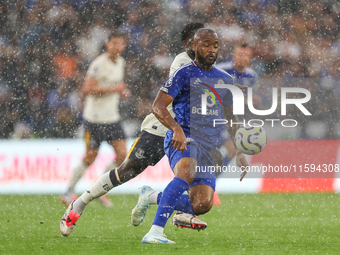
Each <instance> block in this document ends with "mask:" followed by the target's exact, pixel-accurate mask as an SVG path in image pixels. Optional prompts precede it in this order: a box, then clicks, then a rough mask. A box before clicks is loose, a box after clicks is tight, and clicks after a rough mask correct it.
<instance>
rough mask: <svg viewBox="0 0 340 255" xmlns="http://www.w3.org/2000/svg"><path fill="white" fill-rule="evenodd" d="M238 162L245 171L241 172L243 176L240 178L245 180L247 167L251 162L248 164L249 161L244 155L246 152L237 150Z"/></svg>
mask: <svg viewBox="0 0 340 255" xmlns="http://www.w3.org/2000/svg"><path fill="white" fill-rule="evenodd" d="M236 164H237V166H238V167H240V168H241V169H242V171H243V173H242V174H241V178H240V182H241V181H242V180H243V178H244V176H246V174H247V169H248V168H249V164H248V161H247V160H246V157H245V156H244V154H243V153H242V152H241V151H239V150H237V152H236Z"/></svg>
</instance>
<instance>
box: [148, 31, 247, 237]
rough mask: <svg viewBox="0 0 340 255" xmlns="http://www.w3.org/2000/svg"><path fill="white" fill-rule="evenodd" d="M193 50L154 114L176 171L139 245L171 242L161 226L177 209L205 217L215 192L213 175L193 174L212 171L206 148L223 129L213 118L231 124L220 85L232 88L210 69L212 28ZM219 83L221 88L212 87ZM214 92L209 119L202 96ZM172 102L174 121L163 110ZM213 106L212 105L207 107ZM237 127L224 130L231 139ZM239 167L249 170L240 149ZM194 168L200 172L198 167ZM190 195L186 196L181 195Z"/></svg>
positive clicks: (214, 49)
mask: <svg viewBox="0 0 340 255" xmlns="http://www.w3.org/2000/svg"><path fill="white" fill-rule="evenodd" d="M192 47H193V49H194V51H195V53H196V56H195V60H194V61H192V62H191V63H189V64H186V65H183V66H182V67H181V68H179V69H177V70H176V71H175V73H174V74H173V75H172V76H171V77H170V78H169V79H168V80H167V81H166V83H165V84H164V85H163V87H162V88H161V91H160V92H159V93H158V95H157V97H156V99H155V101H154V104H153V113H154V114H155V115H156V117H157V118H158V119H159V120H160V122H161V123H162V124H163V125H164V126H166V127H167V128H168V129H169V131H168V132H167V135H166V137H165V140H164V149H165V153H166V155H167V156H168V158H169V162H170V166H171V168H172V170H173V172H174V175H175V177H174V179H173V180H172V181H171V182H170V183H169V184H168V185H167V187H166V188H165V189H164V191H163V192H162V193H160V194H161V196H160V202H159V205H158V209H157V212H156V215H155V219H154V222H153V224H152V227H151V229H150V231H149V232H148V233H147V234H146V235H145V236H144V238H143V239H142V242H143V243H167V244H171V243H174V242H173V241H171V240H169V239H167V237H166V236H165V234H164V233H163V231H164V226H165V224H166V222H167V220H168V219H169V217H170V216H171V214H172V213H173V212H174V209H175V207H176V208H178V207H179V205H180V206H181V211H183V212H186V213H191V214H195V215H200V214H204V213H207V212H208V211H209V210H210V209H211V207H212V205H213V194H214V190H215V172H213V171H210V172H209V171H200V170H199V171H197V169H203V168H204V167H206V166H213V163H212V158H211V155H210V149H212V148H216V146H217V145H218V143H219V137H220V132H222V131H223V130H224V129H225V127H223V126H222V125H216V127H213V122H214V119H218V118H222V117H223V115H224V117H225V118H226V119H227V120H228V121H229V122H228V123H230V121H231V120H232V121H233V122H234V123H235V122H237V121H238V119H237V116H235V115H233V97H232V94H231V92H230V91H229V90H228V89H227V88H220V87H221V86H223V84H233V79H232V77H231V76H230V75H229V74H228V73H226V72H224V71H223V70H221V69H218V68H216V67H214V66H213V65H214V63H215V61H216V57H217V53H218V48H219V41H218V36H217V34H216V33H215V32H214V31H213V30H211V29H205V28H202V29H199V30H198V31H197V32H196V33H195V36H194V42H193V43H192ZM216 84H219V85H221V86H216ZM207 92H209V93H208V94H212V93H214V94H215V96H213V97H215V98H216V99H218V100H216V104H213V105H212V104H209V108H208V109H207V114H206V115H202V114H201V113H202V112H201V110H200V111H199V110H198V109H201V108H203V106H202V101H203V100H201V99H202V95H203V94H204V93H207ZM170 103H172V104H173V110H174V113H175V115H176V117H175V119H173V118H172V117H171V115H170V113H169V111H168V110H167V106H168V105H169V104H170ZM211 105H212V106H211ZM237 128H238V126H237V125H233V126H231V125H227V130H228V132H229V134H230V137H231V138H232V140H234V136H235V132H236V130H237ZM236 156H237V158H236V161H237V165H238V166H240V167H247V166H248V162H247V160H246V159H245V156H244V154H243V153H242V152H240V151H239V150H237V151H236ZM197 167H198V168H197ZM185 191H188V194H189V195H183V192H185Z"/></svg>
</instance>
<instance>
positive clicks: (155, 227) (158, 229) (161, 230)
mask: <svg viewBox="0 0 340 255" xmlns="http://www.w3.org/2000/svg"><path fill="white" fill-rule="evenodd" d="M150 230H157V231H158V232H161V233H163V232H164V228H162V227H160V226H157V225H152V226H151V229H150Z"/></svg>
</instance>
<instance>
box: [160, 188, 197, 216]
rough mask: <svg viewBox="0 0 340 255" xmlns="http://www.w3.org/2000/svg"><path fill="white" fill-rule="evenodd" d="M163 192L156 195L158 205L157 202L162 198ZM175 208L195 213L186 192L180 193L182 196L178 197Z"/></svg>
mask: <svg viewBox="0 0 340 255" xmlns="http://www.w3.org/2000/svg"><path fill="white" fill-rule="evenodd" d="M162 194H163V192H161V193H159V194H158V196H157V204H158V205H159V202H160V200H161V198H162ZM175 210H177V211H181V212H185V213H190V214H195V212H194V209H193V208H192V204H191V201H190V198H189V195H188V194H182V196H181V197H180V198H179V199H178V201H177V204H176V206H175Z"/></svg>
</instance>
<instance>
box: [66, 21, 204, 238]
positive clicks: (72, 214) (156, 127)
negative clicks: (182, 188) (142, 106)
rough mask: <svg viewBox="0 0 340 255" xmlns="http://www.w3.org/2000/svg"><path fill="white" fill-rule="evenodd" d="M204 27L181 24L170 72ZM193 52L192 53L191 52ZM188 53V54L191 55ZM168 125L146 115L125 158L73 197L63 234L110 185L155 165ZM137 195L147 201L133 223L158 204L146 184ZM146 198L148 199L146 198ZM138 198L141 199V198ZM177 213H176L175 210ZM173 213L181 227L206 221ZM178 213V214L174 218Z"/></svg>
mask: <svg viewBox="0 0 340 255" xmlns="http://www.w3.org/2000/svg"><path fill="white" fill-rule="evenodd" d="M202 27H204V25H203V24H201V23H191V24H188V25H187V26H185V27H184V29H183V30H182V32H181V40H182V42H183V44H184V46H185V48H186V51H185V52H182V53H180V54H178V55H177V56H176V58H175V60H174V61H173V63H172V65H171V67H170V74H172V73H173V72H174V71H175V70H176V69H178V68H179V67H180V66H182V65H184V64H187V63H189V62H191V61H192V60H193V59H194V57H195V52H193V50H192V48H191V43H190V39H191V38H192V37H193V36H194V34H195V32H196V31H197V30H198V29H199V28H202ZM192 54H193V55H192ZM190 55H191V56H190ZM168 110H169V111H170V112H172V116H173V117H174V113H173V111H172V106H171V105H169V106H168ZM167 130H168V129H167V128H166V127H165V126H163V124H161V123H160V122H159V120H158V119H157V118H156V117H155V115H154V114H153V113H151V114H149V115H148V116H146V117H145V119H144V121H143V123H142V125H141V133H140V135H139V136H138V137H137V138H136V140H135V142H134V144H133V145H132V147H131V149H130V151H129V152H128V154H127V157H126V158H125V160H124V162H123V163H122V164H121V165H120V166H119V167H117V168H115V169H113V170H111V171H110V172H106V173H105V174H104V175H102V176H101V177H100V178H99V179H98V180H97V181H96V182H95V183H94V184H93V185H92V186H91V187H90V188H89V189H88V190H87V191H86V192H84V193H83V194H82V195H81V196H80V197H79V198H78V199H77V200H73V201H72V202H71V203H70V204H69V207H68V209H67V210H66V212H65V214H64V215H63V217H62V219H61V221H60V231H61V233H62V234H63V235H64V236H68V235H69V234H71V232H72V231H73V229H74V227H75V223H76V221H77V220H78V218H79V217H80V215H81V214H82V212H83V211H84V209H85V207H86V206H87V205H88V204H89V203H90V202H91V201H92V200H93V199H95V198H98V197H100V196H102V195H104V194H106V193H107V192H108V191H110V190H111V189H112V188H114V187H117V186H119V185H121V184H123V183H125V182H127V181H129V180H130V179H132V178H134V177H136V176H137V175H138V174H140V173H141V172H143V171H144V170H145V169H146V168H147V166H149V165H155V164H156V163H157V162H158V161H159V160H160V159H161V158H162V157H163V156H164V155H165V154H164V137H165V134H166V132H167ZM139 191H140V197H142V198H143V199H142V200H143V201H145V200H147V201H148V203H147V204H142V205H139V206H140V207H139V208H142V211H140V210H135V209H134V210H133V212H132V218H131V222H132V224H133V225H135V226H139V225H140V224H141V222H142V221H143V219H144V216H145V212H146V210H147V209H148V208H149V207H150V204H157V200H158V201H159V199H160V198H159V195H160V192H157V191H154V190H152V189H151V188H149V187H146V186H144V187H142V188H141V189H140V190H139ZM145 198H147V199H145ZM140 200H141V199H140ZM176 215H177V214H176ZM176 215H175V217H174V224H175V225H177V226H181V227H186V228H192V229H198V230H200V229H204V228H205V227H206V226H207V224H206V223H205V222H203V221H201V220H199V219H198V218H197V217H194V215H189V214H186V213H181V214H178V215H177V216H176ZM176 217H177V218H176Z"/></svg>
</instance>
